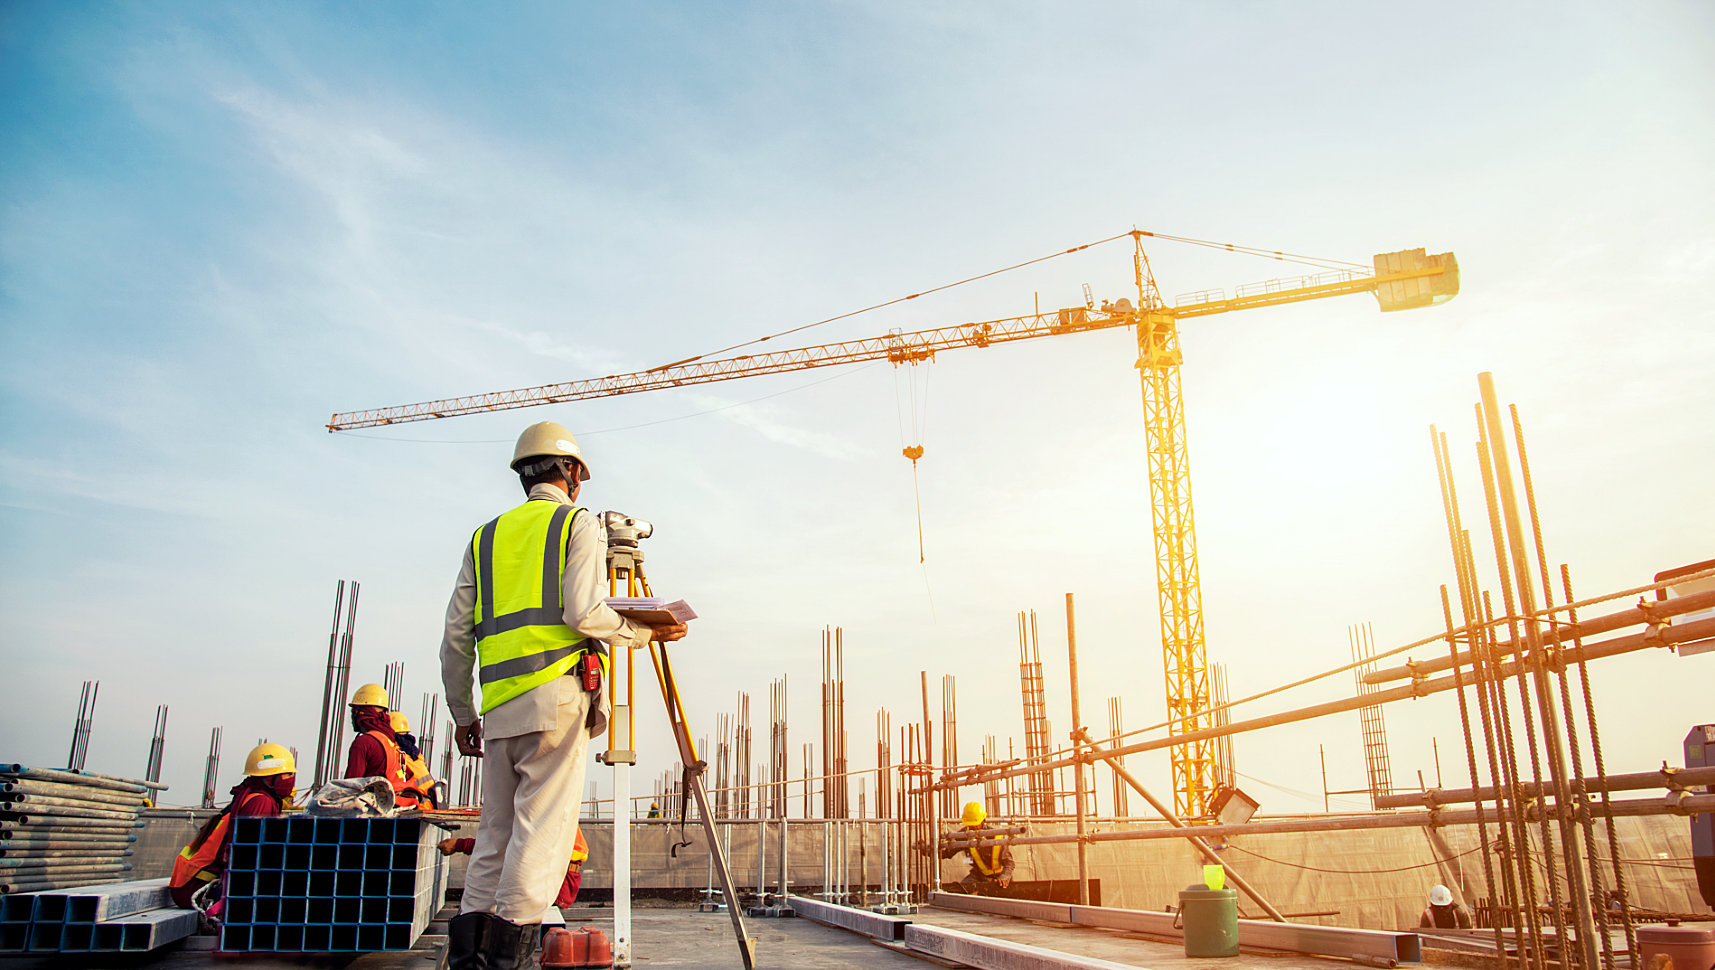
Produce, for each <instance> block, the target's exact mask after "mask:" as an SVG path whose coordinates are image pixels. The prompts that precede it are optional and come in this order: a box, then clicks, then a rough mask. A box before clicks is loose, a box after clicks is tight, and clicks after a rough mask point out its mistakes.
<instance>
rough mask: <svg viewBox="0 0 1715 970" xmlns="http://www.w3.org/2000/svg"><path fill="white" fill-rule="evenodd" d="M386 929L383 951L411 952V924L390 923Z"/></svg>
mask: <svg viewBox="0 0 1715 970" xmlns="http://www.w3.org/2000/svg"><path fill="white" fill-rule="evenodd" d="M386 929H387V932H386V935H385V937H384V938H383V943H384V946H383V949H387V950H409V949H410V948H411V936H412V933H411V930H412V929H413V927H412V926H411V924H410V923H388V924H387V928H386Z"/></svg>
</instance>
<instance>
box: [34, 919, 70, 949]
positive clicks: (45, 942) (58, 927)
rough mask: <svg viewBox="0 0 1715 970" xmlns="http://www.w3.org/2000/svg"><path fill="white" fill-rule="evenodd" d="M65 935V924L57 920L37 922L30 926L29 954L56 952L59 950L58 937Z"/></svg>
mask: <svg viewBox="0 0 1715 970" xmlns="http://www.w3.org/2000/svg"><path fill="white" fill-rule="evenodd" d="M64 933H65V924H64V923H62V922H60V921H59V920H54V921H52V922H42V921H40V920H37V921H36V922H35V923H33V924H31V925H30V952H31V953H49V952H57V951H58V950H59V948H60V937H61V936H63V935H64Z"/></svg>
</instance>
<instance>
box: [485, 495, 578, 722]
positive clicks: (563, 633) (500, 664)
mask: <svg viewBox="0 0 1715 970" xmlns="http://www.w3.org/2000/svg"><path fill="white" fill-rule="evenodd" d="M582 511H583V510H582V509H580V508H577V507H576V506H572V505H564V504H561V503H559V502H551V501H546V500H543V499H535V500H532V501H528V502H525V503H524V504H523V505H520V506H518V507H517V508H515V509H513V510H511V511H509V512H505V513H503V514H501V516H500V517H499V518H497V519H495V520H494V521H492V522H490V523H488V524H487V525H485V526H483V527H482V528H480V529H478V530H476V533H475V534H474V535H473V536H471V553H472V561H473V562H475V563H476V610H475V626H476V662H477V682H478V683H479V684H480V685H481V688H482V713H484V714H487V713H488V712H489V711H492V710H494V709H495V708H496V707H499V706H500V705H502V704H504V703H506V702H507V701H509V700H511V699H512V698H514V697H517V696H518V695H520V694H523V693H524V692H526V691H529V690H532V689H534V688H536V687H539V686H541V685H543V684H546V683H549V682H550V681H552V680H553V679H554V678H556V677H560V676H563V675H564V674H565V673H566V672H567V671H569V670H571V669H572V667H573V665H575V664H576V663H578V661H579V660H580V659H582V657H583V656H584V654H585V653H587V652H588V651H589V649H590V648H589V647H588V646H586V645H585V644H586V641H585V638H584V636H583V635H582V634H580V633H578V632H577V631H576V630H573V629H572V628H571V627H569V626H567V625H566V621H565V603H564V595H563V592H562V591H563V590H564V588H565V584H564V583H565V575H566V553H567V550H568V549H569V548H570V547H571V541H572V521H573V517H574V516H576V515H577V514H578V513H579V512H582ZM600 647H601V644H600V642H599V641H598V642H597V643H596V649H597V650H600ZM602 669H603V672H604V673H605V672H606V670H607V655H606V653H605V652H603V653H602Z"/></svg>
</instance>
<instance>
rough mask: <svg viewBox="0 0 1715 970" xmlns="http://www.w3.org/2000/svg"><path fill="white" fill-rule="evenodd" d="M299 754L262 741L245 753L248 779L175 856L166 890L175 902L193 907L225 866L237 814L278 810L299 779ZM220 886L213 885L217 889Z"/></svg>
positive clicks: (267, 815) (269, 814)
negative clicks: (196, 898) (197, 896)
mask: <svg viewBox="0 0 1715 970" xmlns="http://www.w3.org/2000/svg"><path fill="white" fill-rule="evenodd" d="M297 780H298V765H297V759H295V758H293V757H292V751H291V749H290V748H287V747H285V746H284V745H279V744H259V745H257V746H256V747H254V748H252V749H251V750H250V754H249V755H247V756H246V757H245V759H244V780H243V781H241V782H239V783H238V784H237V785H236V786H234V787H233V789H232V801H230V802H227V803H226V807H225V808H223V809H221V810H220V813H219V814H217V815H215V816H214V817H213V818H211V819H209V820H208V821H206V822H204V823H203V825H202V828H199V829H197V833H196V835H195V836H193V837H192V838H191V841H190V844H188V845H186V846H185V847H184V848H183V849H180V850H179V854H178V857H177V858H175V859H174V860H173V873H172V876H171V877H170V878H169V879H168V880H167V893H168V895H169V896H171V897H172V900H173V905H175V906H178V907H180V908H181V909H190V908H192V903H191V897H192V896H194V895H195V894H196V893H197V892H198V891H199V890H201V889H202V888H203V887H205V886H207V885H208V884H209V883H212V882H216V881H217V880H219V879H220V876H221V874H222V873H224V872H226V854H227V851H228V850H229V849H230V848H231V845H232V820H233V819H234V818H270V817H273V816H275V815H279V814H280V811H281V809H282V808H283V807H284V805H285V803H286V800H287V799H289V798H291V797H292V789H293V787H294V786H295V785H296V784H297ZM218 889H219V887H218V886H216V887H215V890H214V891H218Z"/></svg>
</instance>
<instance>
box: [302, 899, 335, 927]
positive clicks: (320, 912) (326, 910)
mask: <svg viewBox="0 0 1715 970" xmlns="http://www.w3.org/2000/svg"><path fill="white" fill-rule="evenodd" d="M304 902H305V906H304V922H306V923H332V922H333V903H334V901H333V900H331V899H308V900H305V901H304Z"/></svg>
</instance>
